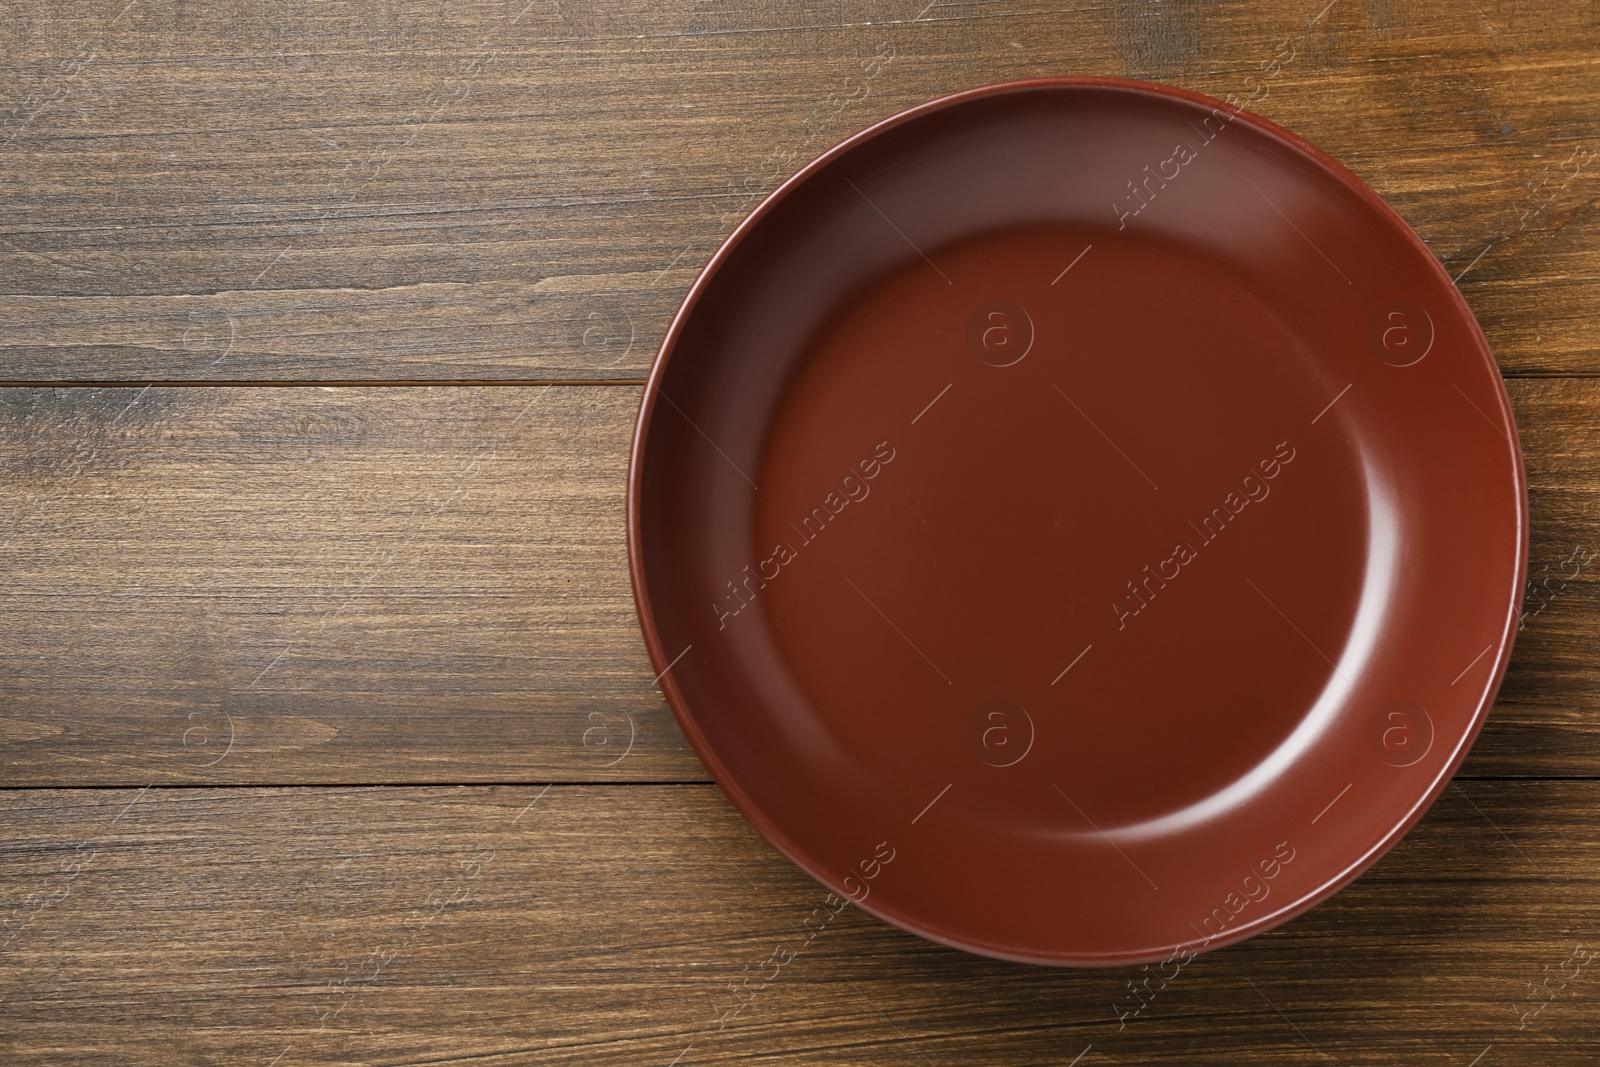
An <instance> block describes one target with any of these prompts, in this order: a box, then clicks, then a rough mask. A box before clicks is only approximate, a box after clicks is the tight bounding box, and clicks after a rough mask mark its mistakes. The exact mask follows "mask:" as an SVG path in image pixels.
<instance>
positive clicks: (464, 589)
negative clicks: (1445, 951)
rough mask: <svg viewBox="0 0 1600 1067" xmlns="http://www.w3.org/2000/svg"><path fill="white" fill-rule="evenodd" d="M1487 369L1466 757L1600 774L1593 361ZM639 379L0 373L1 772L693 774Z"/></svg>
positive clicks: (266, 778)
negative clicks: (682, 724)
mask: <svg viewBox="0 0 1600 1067" xmlns="http://www.w3.org/2000/svg"><path fill="white" fill-rule="evenodd" d="M1511 391H1512V395H1513V397H1514V399H1515V402H1516V413H1517V419H1518V423H1519V427H1520V430H1521V433H1522V436H1523V441H1524V446H1525V448H1526V451H1527V466H1528V473H1529V479H1530V483H1531V489H1530V498H1531V501H1532V508H1533V529H1534V538H1533V551H1532V558H1533V564H1534V565H1533V574H1534V579H1535V582H1536V592H1535V596H1534V598H1533V599H1532V600H1531V601H1530V607H1529V613H1530V614H1529V618H1528V620H1527V625H1526V627H1525V629H1524V631H1523V632H1522V634H1521V635H1520V637H1519V640H1518V644H1517V648H1516V655H1515V657H1514V659H1513V662H1512V667H1511V671H1510V674H1509V676H1508V679H1507V681H1506V684H1505V688H1504V690H1503V694H1502V697H1501V700H1500V703H1499V705H1498V706H1497V707H1496V709H1495V711H1494V713H1493V715H1492V716H1491V718H1490V722H1489V725H1488V727H1487V728H1486V730H1485V732H1484V734H1483V736H1482V737H1481V739H1480V740H1479V742H1478V744H1477V747H1476V748H1475V750H1474V752H1473V755H1472V757H1471V761H1470V762H1469V764H1468V765H1467V767H1466V773H1468V774H1469V775H1526V774H1552V775H1568V776H1570V775H1600V727H1597V721H1600V669H1597V667H1596V664H1595V658H1594V650H1595V638H1594V635H1595V634H1596V633H1597V632H1600V584H1597V582H1596V572H1600V528H1597V524H1596V518H1595V517H1596V515H1597V514H1600V500H1597V497H1600V380H1595V379H1528V380H1518V381H1514V382H1512V383H1511ZM637 402H638V390H637V389H635V388H632V387H627V388H621V387H593V386H554V387H552V386H516V387H470V388H469V387H403V388H380V387H367V388H354V387H346V388H337V389H333V388H325V387H308V388H287V387H278V388H231V387H230V388H171V387H156V388H150V389H131V388H129V389H104V390H100V389H69V390H45V389H37V390H35V389H16V388H13V389H4V390H0V404H3V405H4V406H3V408H0V427H3V429H0V440H3V441H5V443H6V445H7V449H6V454H7V455H8V456H10V457H11V458H10V460H9V462H8V465H7V466H6V467H5V468H4V469H3V470H0V478H3V479H4V484H5V485H6V486H7V489H8V492H9V494H10V497H11V499H10V501H9V514H8V515H5V516H4V521H5V525H4V526H0V538H4V539H5V543H4V544H3V546H0V559H3V560H4V562H5V567H6V573H7V576H8V579H9V581H8V583H7V584H6V586H5V587H4V588H3V589H0V632H4V633H5V634H7V635H8V636H7V640H6V641H5V642H4V643H3V644H0V695H3V698H4V705H3V712H0V739H4V742H5V744H4V748H3V750H0V751H3V752H4V754H5V757H4V758H5V760H6V773H7V781H8V782H9V783H10V784H16V785H24V784H25V785H52V786H54V785H143V784H147V783H150V782H157V783H183V782H214V783H223V782H238V783H271V784H286V783H302V782H305V783H310V782H324V783H341V782H351V783H356V782H362V783H408V782H411V783H416V782H470V781H502V782H517V781H607V780H610V781H705V780H706V778H705V771H704V770H703V768H702V767H701V766H700V764H699V762H698V760H696V759H695V757H694V754H693V753H692V752H691V751H690V750H689V748H688V745H687V744H686V743H685V741H684V740H683V738H682V735H681V734H680V733H679V731H678V729H677V726H676V724H675V723H674V722H673V720H672V717H671V714H670V712H669V711H668V709H667V708H666V705H665V703H664V702H663V701H662V699H661V696H660V693H659V690H657V689H656V687H655V685H654V683H653V681H652V674H653V673H654V672H653V671H652V670H651V668H650V666H649V664H648V662H647V660H646V657H645V653H644V648H643V643H642V641H641V639H640V636H639V629H638V622H637V619H636V617H635V615H634V610H633V601H632V597H631V594H630V592H629V586H628V576H627V564H626V552H625V545H624V531H623V497H624V490H625V478H626V455H625V453H626V446H627V441H628V438H629V434H630V432H631V427H632V420H633V417H634V412H635V408H636V406H637ZM1575 553H1577V554H1576V555H1575ZM1585 560H1587V561H1588V562H1585Z"/></svg>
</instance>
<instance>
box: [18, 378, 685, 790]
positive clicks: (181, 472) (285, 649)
mask: <svg viewBox="0 0 1600 1067" xmlns="http://www.w3.org/2000/svg"><path fill="white" fill-rule="evenodd" d="M0 404H3V405H4V415H3V416H0V424H3V426H4V434H5V438H6V441H7V448H6V449H5V455H6V456H7V457H9V458H8V462H7V469H6V471H5V482H6V484H7V487H8V490H9V492H8V495H9V496H10V499H9V500H8V501H7V505H8V509H9V511H10V514H9V515H7V516H6V522H5V525H4V526H3V527H0V541H6V542H7V543H6V544H5V547H4V549H0V551H3V553H4V559H5V566H6V575H7V582H6V585H5V587H4V590H3V591H0V632H3V633H4V634H5V635H6V640H5V641H4V642H3V643H0V693H3V694H4V704H3V710H0V730H3V731H4V736H5V737H6V739H7V743H6V744H5V747H4V752H5V754H6V762H7V767H6V781H7V783H8V784H23V783H35V784H36V783H39V782H42V781H52V780H58V781H59V780H63V776H65V777H64V780H66V781H70V782H77V783H116V782H128V781H130V780H131V781H133V782H134V783H135V784H145V783H147V782H152V781H154V782H163V781H194V780H196V776H199V780H203V781H204V780H209V781H235V782H239V781H258V782H260V781H265V782H300V781H324V782H329V781H331V782H339V781H360V782H365V781H383V780H391V779H393V778H394V777H395V776H396V775H399V776H400V777H401V778H402V779H405V778H409V777H415V778H416V780H419V781H454V780H482V779H485V778H488V779H502V780H505V779H509V780H524V781H525V780H530V779H541V778H542V779H549V778H554V777H561V778H572V777H579V778H584V777H589V776H599V777H607V778H614V779H620V780H627V779H630V778H639V777H643V778H658V777H669V778H679V777H685V776H687V777H691V778H703V774H704V772H703V771H702V770H701V769H700V766H699V763H698V762H697V761H696V760H695V758H694V756H693V754H692V753H691V752H690V751H689V749H688V747H687V745H686V744H685V743H684V742H683V740H682V737H681V735H680V734H679V733H678V730H677V727H676V725H675V724H674V723H673V722H672V719H671V715H670V713H669V712H668V711H667V709H666V706H665V704H664V703H663V702H662V700H661V697H660V695H659V692H658V691H656V690H655V689H654V687H653V685H652V683H651V676H652V674H653V673H654V672H653V671H652V670H651V669H650V667H649V665H648V662H647V660H646V657H645V654H644V648H643V643H642V641H641V640H640V638H639V636H638V623H637V619H636V617H635V615H634V611H633V601H632V596H631V593H630V591H629V587H628V580H627V572H626V556H625V548H624V540H623V494H624V481H625V472H626V466H627V458H626V447H627V441H628V436H629V433H630V432H631V424H632V418H633V414H634V410H635V408H636V406H637V404H638V390H637V389H633V388H627V389H613V388H604V387H602V388H594V387H574V388H552V387H549V386H540V387H498V388H486V387H474V388H446V387H425V388H365V389H327V388H284V389H235V388H227V389H213V388H187V389H159V388H157V389H148V390H138V389H118V390H100V389H71V390H61V391H51V390H32V389H28V390H22V389H6V390H0ZM630 739H631V748H630ZM230 743H231V744H230Z"/></svg>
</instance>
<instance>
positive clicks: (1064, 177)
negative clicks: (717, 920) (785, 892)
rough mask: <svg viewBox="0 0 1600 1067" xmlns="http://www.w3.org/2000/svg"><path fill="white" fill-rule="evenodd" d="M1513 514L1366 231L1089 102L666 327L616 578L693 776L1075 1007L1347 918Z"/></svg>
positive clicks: (1394, 248)
mask: <svg viewBox="0 0 1600 1067" xmlns="http://www.w3.org/2000/svg"><path fill="white" fill-rule="evenodd" d="M1526 537H1527V503H1526V493H1525V488H1524V482H1523V473H1522V463H1521V454H1520V452H1519V450H1518V447H1517V441H1516V431H1515V428H1514V426H1513V424H1512V416H1511V409H1510V406H1509V404H1508V402H1507V399H1506V393H1505V389H1504V387H1503V385H1502V384H1501V380H1500V376H1499V374H1498V373H1497V370H1496V367H1495V362H1494V359H1493V357H1492V356H1491V354H1490V352H1489V349H1488V346H1487V344H1486V342H1485V341H1484V338H1483V334H1482V333H1481V332H1480V331H1479V329H1478V326H1477V324H1476V322H1474V320H1473V318H1472V314H1471V312H1470V311H1468V309H1467V306H1466V304H1465V302H1464V301H1463V300H1462V299H1461V296H1460V294H1459V293H1458V292H1457V291H1456V289H1455V287H1454V285H1453V284H1452V283H1451V280H1450V278H1449V277H1448V276H1447V275H1446V273H1445V272H1444V271H1443V269H1441V267H1440V266H1439V264H1438V262H1437V261H1436V260H1435V259H1434V257H1433V255H1432V254H1431V253H1430V252H1429V251H1428V249H1427V248H1426V247H1425V246H1424V245H1423V243H1422V241H1421V240H1420V239H1419V238H1418V237H1417V236H1416V234H1414V233H1413V232H1412V231H1411V230H1410V229H1409V228H1408V227H1407V226H1406V225H1405V223H1404V222H1402V221H1401V220H1400V218H1399V217H1398V216H1396V215H1395V213H1394V212H1393V211H1391V210H1390V209H1389V208H1388V207H1387V206H1385V204H1384V203H1383V202H1382V201H1381V200H1380V199H1379V198H1378V197H1377V195H1376V194H1374V193H1373V192H1372V191H1371V190H1370V189H1368V188H1367V187H1366V186H1365V185H1363V184H1362V183H1361V182H1360V180H1359V179H1357V178H1356V177H1355V176H1354V175H1353V174H1351V173H1350V172H1349V171H1348V170H1346V169H1345V168H1344V167H1342V166H1340V165H1339V164H1338V163H1336V162H1334V161H1333V160H1332V159H1330V158H1329V157H1328V156H1326V155H1324V154H1323V153H1322V152H1320V151H1318V150H1317V149H1315V148H1313V147H1312V146H1311V145H1309V144H1307V143H1306V142H1304V141H1302V140H1300V139H1299V138H1297V137H1295V136H1294V135H1293V134H1290V133H1288V132H1286V131H1284V130H1282V129H1280V128H1278V127H1277V126H1274V125H1273V124H1271V123H1269V122H1267V121H1265V120H1263V119H1260V118H1258V117H1256V116H1254V115H1251V114H1249V113H1246V112H1241V111H1237V110H1232V109H1230V108H1229V107H1228V106H1227V105H1225V104H1222V103H1221V102H1219V101H1216V100H1212V99H1209V98H1207V97H1202V96H1197V95H1195V94H1193V93H1189V92H1183V91H1180V90H1177V89H1172V88H1168V87H1165V86H1158V85H1149V84H1142V83H1135V82H1126V81H1111V80H1105V79H1053V80H1047V81H1033V82H1019V83H1015V84H1009V85H998V86H993V87H990V88H985V89H979V90H975V91H973V92H967V93H961V94H959V95H956V96H951V97H947V98H945V99H942V100H937V101H934V102H932V103H929V104H926V105H923V106H921V107H917V108H914V109H912V110H910V111H907V112H905V113H904V114H902V115H898V116H896V117H894V118H892V119H889V120H887V121H885V122H882V123H880V124H878V125H877V126H874V127H873V128H871V129H869V130H867V131H865V132H864V133H861V134H859V135H858V136H856V137H853V138H851V139H850V140H849V141H847V142H845V143H844V144H842V145H840V146H839V147H837V148H835V149H834V150H832V151H830V152H829V153H827V154H826V155H824V156H823V157H822V158H820V159H818V160H817V161H816V162H814V163H812V164H811V165H810V166H808V167H806V168H805V169H804V170H803V171H801V172H800V173H799V174H797V175H796V176H795V177H794V178H793V179H791V180H790V181H789V182H787V183H786V184H785V185H784V186H783V187H782V188H781V189H779V190H778V191H777V192H776V193H774V194H773V195H772V196H771V197H769V198H768V199H767V200H766V201H765V202H764V203H763V204H762V205H761V206H760V207H759V208H758V209H757V210H756V211H755V212H754V213H753V214H752V215H751V216H750V218H749V219H747V220H746V221H745V222H744V224H743V225H741V226H740V227H739V228H738V230H737V231H736V232H735V233H734V234H733V235H732V236H731V237H730V238H729V239H728V241H727V242H726V244H724V245H723V247H722V248H721V250H720V251H718V252H717V254H716V255H715V256H714V257H713V258H712V260H711V262H710V264H709V265H708V266H707V267H706V269H705V271H704V272H703V273H702V274H701V276H700V278H699V280H698V281H697V282H696V283H695V285H694V287H693V288H692V289H691V291H690V293H689V296H688V298H687V299H686V300H685V301H684V304H683V308H682V309H681V310H680V311H679V313H678V316H677V318H676V319H675V320H674V322H673V324H672V327H671V329H670V330H669V331H668V333H667V337H666V340H665V342H664V343H663V345H662V349H661V354H660V357H659V358H658V359H657V361H656V365H655V369H654V371H653V373H652V374H651V376H650V381H649V385H648V387H647V388H646V390H645V394H644V401H643V404H642V406H641V409H640V412H639V424H638V429H637V434H636V437H635V440H634V450H633V462H632V470H631V472H630V479H629V498H628V547H629V561H630V564H631V567H632V576H633V584H634V591H635V595H636V597H637V601H638V608H639V615H640V618H641V620H642V622H643V627H644V635H645V642H646V644H647V646H648V648H649V651H650V656H651V659H652V661H653V662H654V664H655V667H656V669H657V670H659V671H661V672H662V673H661V685H662V688H663V690H664V691H665V693H666V696H667V699H668V701H669V702H670V703H671V705H672V709H673V711H674V712H675V713H676V714H677V717H678V721H679V723H680V724H681V725H682V727H683V730H684V733H685V734H687V735H688V737H689V740H690V742H691V743H692V744H693V745H694V748H695V751H696V752H698V753H699V755H700V758H701V759H702V760H704V761H705V764H706V766H707V767H708V768H709V769H710V771H711V773H712V774H713V775H714V776H715V777H716V780H717V782H718V783H719V784H720V785H721V786H722V788H723V789H724V790H725V791H726V792H727V794H728V796H729V797H730V798H732V800H733V802H734V803H735V804H736V805H738V807H739V809H740V810H741V811H743V812H744V814H745V815H746V816H747V817H748V818H749V819H750V820H751V821H752V822H753V823H754V824H755V825H756V826H757V827H758V828H759V829H760V830H761V832H762V833H763V834H765V835H766V836H767V837H768V838H769V839H770V840H771V841H772V842H773V843H774V844H775V845H777V846H778V847H779V848H780V849H782V850H783V851H784V852H785V853H787V854H788V855H789V856H790V857H792V858H793V859H794V861H795V862H796V863H798V864H799V865H800V866H801V867H803V868H804V869H805V870H807V871H808V872H810V873H811V875H812V876H813V877H815V878H816V879H818V880H819V881H821V882H822V883H824V884H825V885H826V886H828V887H830V888H832V889H833V890H834V891H835V892H837V893H839V894H841V895H843V896H845V897H848V898H849V899H851V900H852V901H855V902H856V903H858V904H859V905H860V906H861V907H862V908H863V909H865V910H867V911H869V912H871V913H873V914H875V915H878V916H880V917H882V918H884V919H886V920H888V921H889V922H892V923H895V924H897V925H899V926H902V927H904V928H905V929H907V930H911V931H914V932H916V933H918V934H921V935H923V936H925V937H929V938H932V939H934V940H936V941H940V942H943V943H945V944H949V945H955V946H958V947H960V948H964V949H968V950H971V951H973V952H980V953H985V954H987V955H992V956H999V957H1003V958H1006V959H1013V960H1024V961H1031V962H1037V963H1055V964H1075V965H1089V964H1113V963H1138V962H1150V961H1156V960H1161V959H1164V958H1168V957H1172V956H1174V955H1176V954H1180V953H1188V952H1193V951H1198V950H1200V949H1202V948H1206V947H1216V946H1219V945H1223V944H1227V943H1230V942H1234V941H1238V940H1240V939H1242V938H1245V937H1248V936H1250V935H1252V934H1255V933H1258V932H1260V931H1263V930H1266V929H1268V928H1270V927H1272V926H1274V925H1276V924H1278V923H1281V922H1284V921H1285V920H1287V919H1289V918H1290V917H1292V916H1294V915H1296V914H1298V913H1300V912H1302V911H1305V910H1306V909H1307V908H1309V907H1311V906H1312V905H1313V904H1315V903H1316V902H1317V901H1319V900H1322V899H1323V898H1325V897H1327V896H1328V895H1329V894H1331V893H1333V892H1334V891H1335V890H1337V889H1338V888H1339V887H1341V886H1343V885H1344V884H1346V883H1347V882H1349V881H1350V880H1351V879H1353V878H1354V877H1356V875H1357V874H1359V873H1360V872H1361V871H1362V870H1363V869H1364V868H1366V867H1367V866H1368V865H1370V864H1371V863H1372V862H1373V861H1374V860H1376V859H1377V858H1378V857H1379V856H1381V855H1382V854H1383V853H1384V851H1385V850H1387V849H1388V848H1390V847H1391V846H1393V845H1394V843H1395V842H1396V841H1397V840H1399V838H1400V837H1401V836H1402V835H1403V834H1404V833H1405V832H1406V830H1407V829H1409V828H1410V827H1411V825H1412V824H1413V823H1415V822H1416V821H1417V819H1418V818H1420V817H1421V815H1422V814H1423V812H1424V811H1426V810H1427V808H1428V805H1429V804H1430V803H1431V802H1432V801H1433V799H1434V798H1435V796H1437V795H1438V793H1439V791H1440V790H1441V789H1442V788H1443V787H1444V785H1445V784H1446V782H1447V781H1448V780H1449V778H1450V776H1451V774H1452V773H1453V772H1454V770H1455V769H1456V767H1457V766H1458V765H1459V764H1460V762H1461V760H1462V758H1463V757H1464V756H1465V754H1466V752H1467V750H1468V747H1469V746H1470V745H1471V743H1472V740H1473V738H1474V736H1475V735H1476V734H1477V732H1478V729H1479V727H1480V726H1481V725H1482V723H1483V720H1484V716H1485V713H1486V711H1487V709H1488V707H1489V705H1490V703H1491V701H1492V699H1493V695H1494V692H1495V690H1496V688H1497V686H1498V684H1499V682H1500V678H1501V676H1502V674H1503V673H1504V671H1505V666H1506V660H1507V657H1508V656H1509V654H1510V650H1511V641H1512V636H1513V633H1514V630H1515V622H1516V618H1517V612H1518V607H1519V600H1520V593H1521V589H1522V584H1523V575H1524V569H1525V563H1524V560H1525V557H1526Z"/></svg>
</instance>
